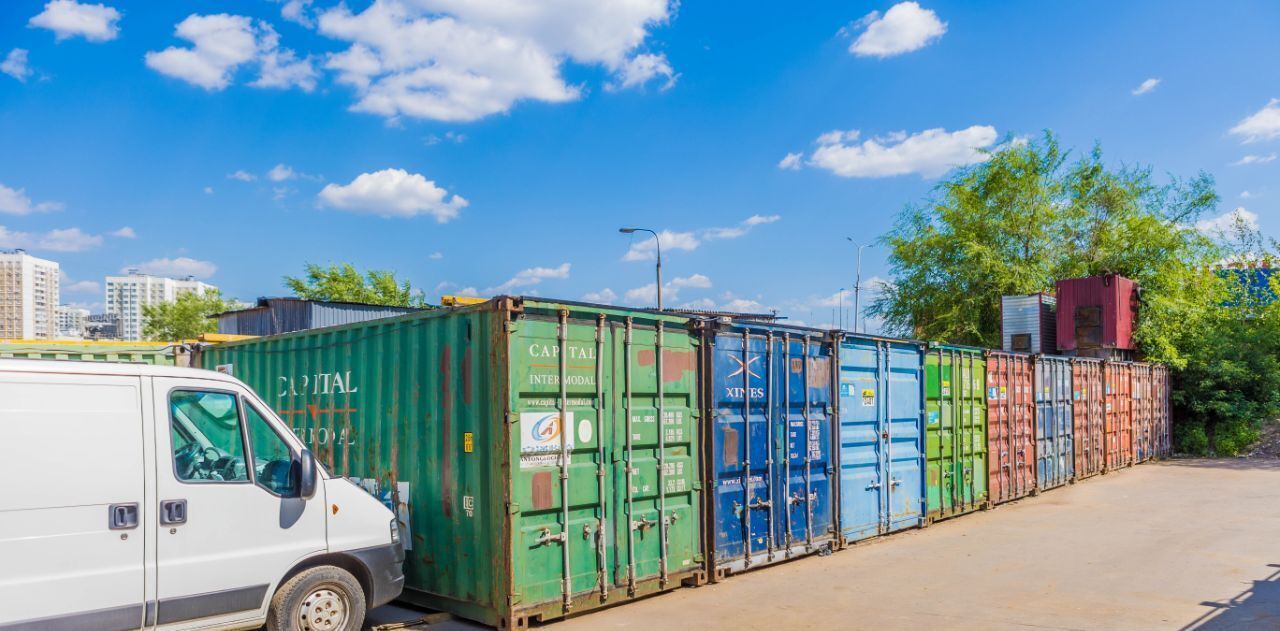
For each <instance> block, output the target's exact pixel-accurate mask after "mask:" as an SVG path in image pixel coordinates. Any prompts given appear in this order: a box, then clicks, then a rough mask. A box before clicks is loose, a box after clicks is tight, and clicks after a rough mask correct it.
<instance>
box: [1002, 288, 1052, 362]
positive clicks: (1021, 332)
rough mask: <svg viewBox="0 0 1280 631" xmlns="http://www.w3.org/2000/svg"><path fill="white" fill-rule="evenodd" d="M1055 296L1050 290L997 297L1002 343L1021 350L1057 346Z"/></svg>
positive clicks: (1046, 349) (1044, 350)
mask: <svg viewBox="0 0 1280 631" xmlns="http://www.w3.org/2000/svg"><path fill="white" fill-rule="evenodd" d="M1056 309H1057V299H1056V298H1054V297H1053V296H1050V295H1049V294H1043V293H1041V294H1030V295H1026V296H1002V297H1001V298H1000V338H1001V347H1002V348H1003V349H1004V350H1006V351H1016V352H1022V353H1053V352H1056V351H1057V350H1058V329H1057V318H1056V317H1055V314H1056V313H1057V311H1056Z"/></svg>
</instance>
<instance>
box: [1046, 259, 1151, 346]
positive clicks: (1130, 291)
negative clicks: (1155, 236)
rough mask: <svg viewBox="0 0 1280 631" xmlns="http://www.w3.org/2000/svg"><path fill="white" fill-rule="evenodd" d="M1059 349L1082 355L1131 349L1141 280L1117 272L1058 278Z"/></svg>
mask: <svg viewBox="0 0 1280 631" xmlns="http://www.w3.org/2000/svg"><path fill="white" fill-rule="evenodd" d="M1057 289H1058V292H1057V296H1058V350H1060V351H1063V352H1065V353H1066V354H1068V355H1078V356H1081V357H1101V358H1112V357H1115V356H1117V355H1121V356H1125V355H1126V354H1127V353H1132V352H1133V350H1134V345H1133V326H1134V322H1135V321H1136V320H1137V317H1138V284H1137V283H1135V282H1133V281H1132V280H1129V279H1128V278H1125V277H1123V276H1118V275H1116V274H1108V275H1105V276H1093V277H1089V278H1070V279H1065V280H1060V281H1058V287H1057Z"/></svg>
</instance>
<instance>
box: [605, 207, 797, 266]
mask: <svg viewBox="0 0 1280 631" xmlns="http://www.w3.org/2000/svg"><path fill="white" fill-rule="evenodd" d="M779 219H782V216H781V215H752V216H750V217H747V218H746V219H744V220H743V221H742V222H741V223H739V224H738V225H736V226H730V227H727V228H703V229H702V230H697V231H690V232H673V231H671V230H660V231H659V232H658V238H654V237H652V236H651V237H649V238H647V239H641V240H640V241H635V242H633V243H632V244H631V247H630V248H629V249H627V253H626V254H625V255H624V256H623V257H622V260H624V261H648V260H652V259H654V258H656V257H657V250H658V245H659V243H661V245H662V251H664V252H673V251H676V250H682V251H685V252H692V251H694V250H696V249H698V247H699V246H701V245H702V242H703V241H715V240H717V239H737V238H738V237H742V236H745V235H746V234H747V233H748V232H750V231H751V229H752V228H755V227H756V226H760V225H764V224H770V223H773V222H775V221H778V220H779ZM659 239H660V240H659Z"/></svg>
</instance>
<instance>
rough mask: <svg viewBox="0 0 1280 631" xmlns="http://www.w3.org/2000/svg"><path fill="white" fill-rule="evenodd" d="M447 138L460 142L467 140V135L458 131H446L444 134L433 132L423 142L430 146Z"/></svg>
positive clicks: (456, 142) (453, 141)
mask: <svg viewBox="0 0 1280 631" xmlns="http://www.w3.org/2000/svg"><path fill="white" fill-rule="evenodd" d="M446 140H447V141H449V142H452V143H455V144H460V143H462V142H465V141H466V140H467V135H466V134H460V133H458V132H456V131H446V132H445V133H444V135H443V136H437V135H435V134H431V135H430V136H427V137H426V138H424V139H423V142H425V143H426V144H427V146H428V147H429V146H431V145H438V144H440V143H441V142H444V141H446Z"/></svg>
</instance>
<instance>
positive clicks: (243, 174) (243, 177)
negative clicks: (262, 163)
mask: <svg viewBox="0 0 1280 631" xmlns="http://www.w3.org/2000/svg"><path fill="white" fill-rule="evenodd" d="M227 179H231V180H240V181H241V182H252V181H254V180H256V179H258V176H256V175H254V174H252V173H249V172H248V171H244V170H237V171H236V172H235V173H228V174H227Z"/></svg>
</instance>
